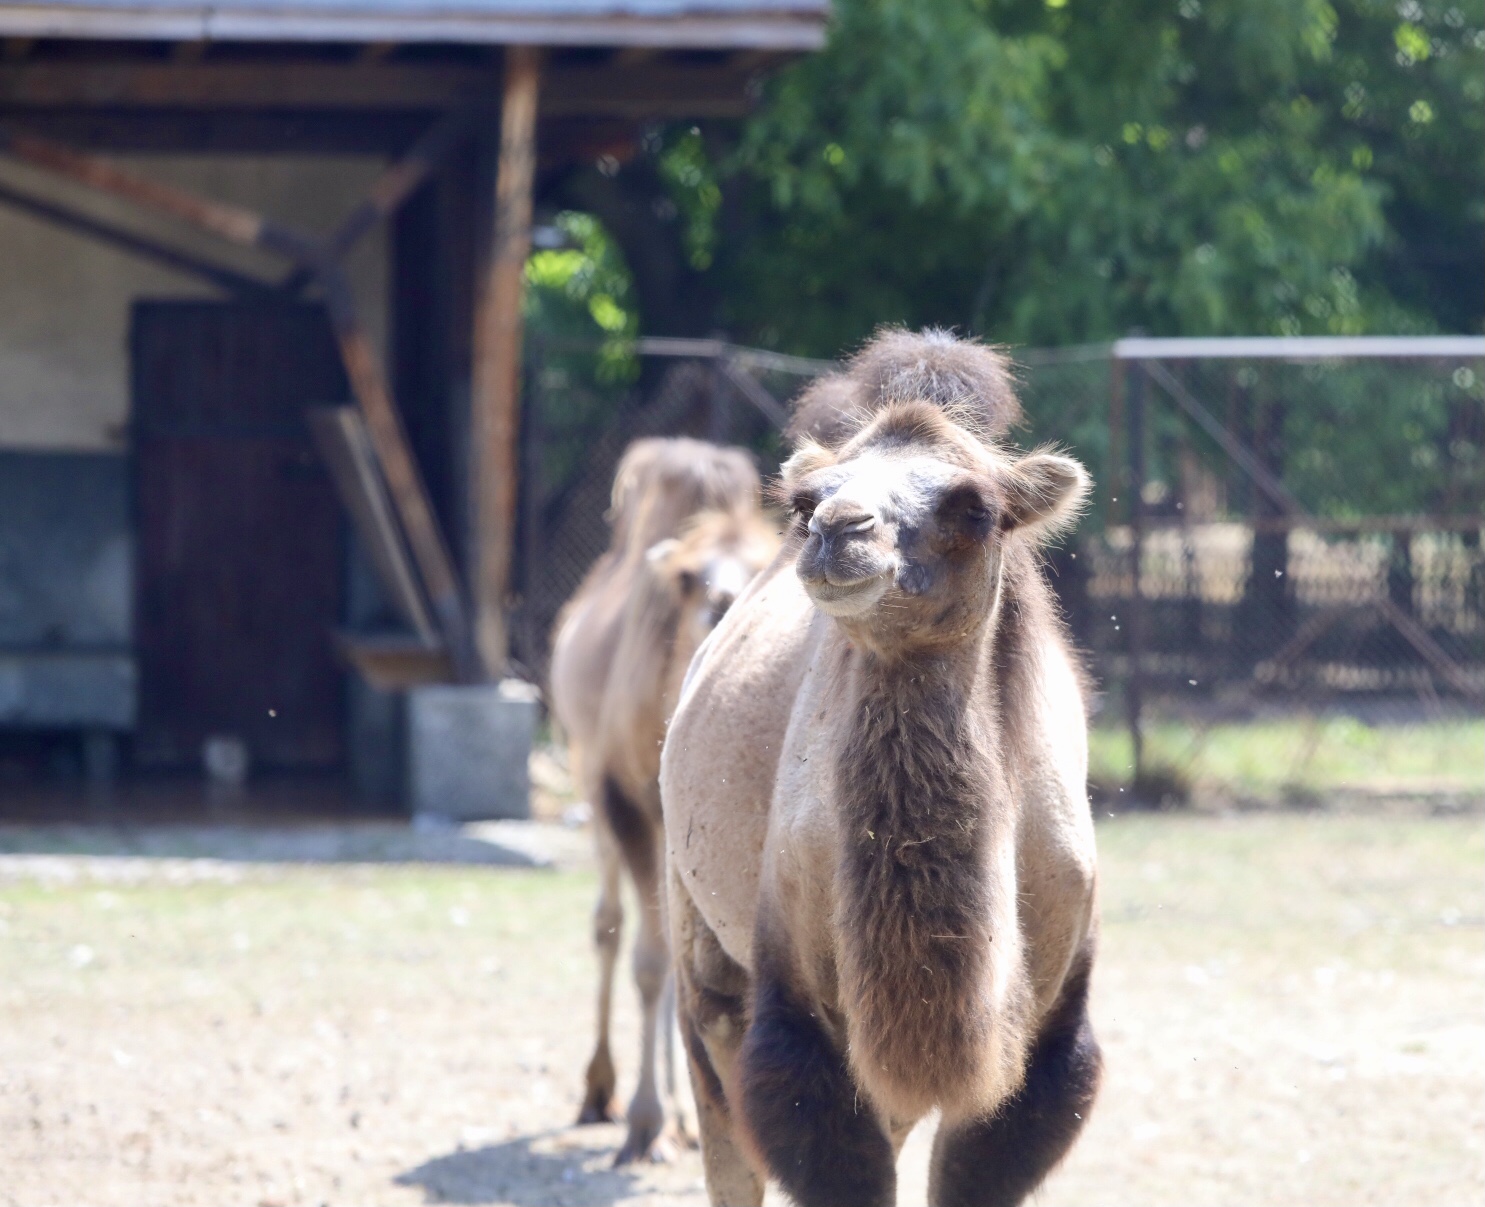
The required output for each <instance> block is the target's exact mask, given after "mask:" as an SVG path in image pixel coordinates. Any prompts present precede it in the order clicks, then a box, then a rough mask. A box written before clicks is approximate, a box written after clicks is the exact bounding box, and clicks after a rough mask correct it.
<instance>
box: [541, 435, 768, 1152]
mask: <svg viewBox="0 0 1485 1207" xmlns="http://www.w3.org/2000/svg"><path fill="white" fill-rule="evenodd" d="M760 493H761V492H760V484H759V479H758V472H757V470H756V469H755V468H754V466H753V463H752V461H751V460H750V459H749V458H748V456H747V455H746V454H745V453H743V452H741V451H740V450H738V449H723V448H718V447H716V446H714V445H710V444H704V443H702V442H700V441H697V440H686V439H675V440H642V441H638V442H636V443H635V444H634V445H632V446H631V447H630V448H629V450H628V451H627V452H626V453H625V456H624V459H623V461H622V462H621V463H620V466H619V471H618V474H617V476H616V478H615V481H614V492H613V509H612V512H611V516H612V520H613V544H612V548H611V549H610V551H609V552H608V553H606V554H605V555H604V557H603V558H602V559H601V560H600V561H599V562H598V564H597V565H596V566H595V567H594V569H593V571H592V572H591V573H590V574H589V575H588V577H587V579H586V580H585V581H584V583H583V584H582V586H580V587H579V588H578V590H577V592H576V593H575V594H574V595H573V597H572V599H571V600H570V601H569V602H568V604H567V606H566V608H565V609H564V610H563V614H562V616H561V617H560V618H559V621H558V625H557V635H556V639H555V641H554V643H553V653H552V669H551V702H552V709H553V712H554V713H555V714H556V716H557V719H558V721H559V722H560V724H561V725H562V727H563V729H564V731H565V732H566V735H567V738H568V742H569V749H570V752H571V762H572V766H573V770H574V773H575V778H576V780H577V783H578V785H579V787H580V788H581V789H582V790H583V791H584V792H585V793H586V794H587V799H588V800H589V801H591V802H592V803H593V806H594V829H595V831H596V832H597V836H598V850H599V865H600V869H601V889H600V894H599V899H598V908H597V910H596V912H595V915H594V932H595V940H596V942H597V945H598V952H599V962H600V977H599V993H598V1040H597V1045H596V1048H595V1050H594V1053H593V1058H592V1060H591V1061H590V1062H589V1065H588V1071H587V1087H586V1092H585V1095H584V1099H583V1107H582V1113H581V1115H580V1117H579V1122H597V1121H601V1120H607V1119H612V1118H614V1117H615V1114H616V1112H615V1109H614V1104H613V1098H614V1086H615V1072H614V1064H613V1058H612V1056H611V1054H610V1051H609V1016H610V1009H611V1003H612V997H613V974H614V964H615V961H616V959H617V956H618V949H619V931H620V928H621V925H622V922H623V907H622V903H621V898H620V891H619V881H620V878H621V871H620V869H621V867H627V868H628V870H629V874H630V876H631V878H632V880H633V882H634V886H635V890H636V893H637V896H638V899H639V903H640V917H639V936H638V938H637V940H636V942H635V948H634V978H635V982H636V984H637V985H638V987H639V991H640V998H641V1002H642V1005H643V1012H644V1032H643V1043H642V1051H641V1057H640V1070H639V1086H638V1088H637V1089H636V1091H635V1095H634V1099H633V1101H632V1102H631V1104H630V1107H629V1112H628V1135H627V1137H626V1139H625V1141H624V1145H623V1147H622V1148H621V1149H620V1151H619V1154H618V1161H619V1162H620V1163H623V1162H627V1161H631V1160H635V1159H638V1158H640V1157H644V1156H650V1157H661V1156H663V1155H665V1142H664V1141H663V1140H662V1132H663V1131H664V1126H665V1112H664V1108H663V1106H662V1104H661V1101H660V1095H659V1090H658V1086H657V1084H656V1068H655V1065H656V1040H657V1031H658V1029H659V1025H660V1023H659V1005H660V999H661V994H662V991H663V989H664V986H665V984H666V980H667V974H668V971H669V966H670V963H669V953H668V949H667V946H666V940H665V928H664V922H663V918H662V911H661V901H660V892H661V877H660V869H661V867H662V865H663V854H664V853H663V844H662V838H661V834H662V830H661V821H660V797H659V790H658V787H657V782H656V781H657V777H658V774H659V769H660V742H661V740H662V738H663V737H664V735H665V723H666V720H667V719H668V718H669V716H670V713H671V711H672V709H673V708H674V705H675V700H676V697H677V694H678V691H679V687H680V681H681V676H682V675H683V674H684V673H685V668H686V666H687V665H688V663H689V662H690V660H691V655H692V654H693V653H694V652H695V650H696V647H697V646H698V645H699V644H700V643H701V641H702V640H703V639H704V638H705V636H706V635H707V633H709V632H710V631H711V629H712V627H713V626H714V625H715V624H716V622H717V620H718V619H719V618H720V617H721V616H722V614H723V613H724V612H725V611H726V610H727V608H728V606H729V605H730V604H731V603H732V601H733V599H735V598H736V596H737V594H738V593H739V592H740V591H741V590H742V588H743V587H744V586H746V585H747V582H748V580H749V579H750V578H752V576H753V575H754V574H755V573H756V572H757V571H758V570H759V569H761V568H762V567H763V566H764V565H766V564H767V563H768V561H769V559H770V558H771V557H772V556H773V553H774V550H775V549H776V548H777V546H778V538H777V536H776V531H775V530H776V527H777V526H776V525H775V526H773V527H767V526H765V525H764V522H763V518H762V515H761V512H760V511H759V496H760ZM665 1034H666V1037H667V1039H668V1037H669V1028H668V1027H667V1029H666V1032H665ZM668 1054H669V1049H668V1047H667V1055H668ZM671 1080H672V1085H671V1090H672V1099H673V1097H674V1084H673V1070H672V1071H671Z"/></svg>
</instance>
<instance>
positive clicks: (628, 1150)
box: [614, 1133, 680, 1169]
mask: <svg viewBox="0 0 1485 1207" xmlns="http://www.w3.org/2000/svg"><path fill="white" fill-rule="evenodd" d="M679 1157H680V1152H679V1151H678V1149H677V1147H676V1143H675V1140H674V1139H672V1138H671V1136H670V1135H669V1134H665V1135H660V1136H654V1137H652V1138H649V1139H646V1138H645V1136H644V1135H643V1133H641V1134H640V1135H637V1136H636V1135H631V1136H629V1137H628V1138H626V1139H625V1141H624V1147H623V1148H621V1149H619V1151H618V1153H617V1154H615V1156H614V1168H615V1169H618V1168H620V1167H621V1166H624V1165H635V1164H638V1163H641V1162H648V1163H649V1164H650V1165H674V1164H675V1162H676V1160H677V1159H678V1158H679Z"/></svg>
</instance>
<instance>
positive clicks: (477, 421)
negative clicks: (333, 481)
mask: <svg viewBox="0 0 1485 1207" xmlns="http://www.w3.org/2000/svg"><path fill="white" fill-rule="evenodd" d="M540 77H541V65H540V58H539V52H538V51H536V50H534V49H531V48H529V47H511V48H510V50H508V51H507V52H506V69H505V97H504V102H503V104H502V105H501V111H500V159H499V167H498V168H497V171H496V180H495V218H494V225H495V229H494V232H493V236H492V239H491V245H490V260H489V265H488V267H487V269H486V271H485V274H484V279H483V281H482V283H481V288H480V291H479V293H478V295H477V299H476V305H475V329H474V372H473V378H474V380H473V383H472V391H471V395H472V396H471V401H470V409H471V420H472V426H473V433H474V439H473V460H474V472H473V475H472V481H473V484H474V490H475V492H476V494H475V506H474V514H475V540H474V549H475V562H476V569H475V574H474V609H475V621H474V632H475V643H476V645H477V647H478V649H479V654H480V660H481V662H482V663H483V664H484V668H485V673H486V674H487V675H489V676H491V677H499V676H500V675H502V674H503V673H504V671H505V666H506V662H507V660H508V659H509V656H510V646H509V633H508V631H507V626H506V615H505V607H506V594H507V592H508V590H509V587H510V570H511V557H512V554H513V552H514V549H515V526H516V474H517V466H518V460H517V459H518V457H519V447H518V446H519V436H520V433H519V427H520V387H521V290H522V284H523V281H524V276H525V269H526V257H527V256H528V255H529V253H530V251H531V200H532V198H531V194H532V188H533V185H534V183H535V174H536V111H537V92H538V88H539V86H540Z"/></svg>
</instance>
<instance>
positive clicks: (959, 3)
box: [670, 0, 1485, 354]
mask: <svg viewBox="0 0 1485 1207" xmlns="http://www.w3.org/2000/svg"><path fill="white" fill-rule="evenodd" d="M1481 7H1482V6H1481V5H1480V4H1479V2H1478V0H1474V2H1473V3H1469V4H1457V5H1454V6H1450V5H1448V4H1446V3H1430V4H1425V3H1423V2H1422V0H1404V3H1403V4H1402V5H1400V6H1398V5H1393V4H1382V3H1374V2H1372V0H1343V2H1341V3H1338V4H1334V5H1333V4H1331V3H1328V2H1327V0H1205V2H1204V3H1203V2H1202V0H1179V2H1178V3H1176V2H1157V0H1111V2H1101V3H1093V2H1092V0H837V5H836V13H835V18H834V24H833V27H832V32H831V36H830V42H829V45H828V46H827V48H826V49H825V50H824V51H823V52H822V53H820V54H818V55H815V56H812V57H809V58H806V59H803V60H801V61H800V62H799V63H798V64H796V65H794V66H792V67H790V68H789V69H787V70H786V71H784V72H782V73H780V75H779V76H778V77H777V78H776V79H774V80H773V81H772V82H771V83H770V85H769V87H768V89H767V92H766V97H765V101H764V103H763V105H762V107H761V109H760V111H759V112H758V113H757V114H756V115H755V116H754V117H753V118H752V119H750V121H749V122H748V123H747V124H746V126H745V128H744V129H743V130H742V131H741V134H740V136H739V138H738V140H737V141H736V143H735V145H734V148H733V149H732V151H731V152H730V153H728V154H726V155H722V156H716V155H714V156H712V157H711V159H710V160H709V161H705V162H702V163H700V165H699V166H698V157H697V156H696V154H695V152H696V150H697V148H698V147H699V146H701V144H699V143H697V142H695V141H693V142H692V143H691V144H690V145H689V149H690V153H689V156H688V158H687V161H686V165H685V166H686V172H685V174H684V179H682V178H680V176H678V175H677V174H676V173H672V175H671V177H670V183H671V186H672V192H673V195H674V196H675V197H676V198H677V203H678V205H679V206H680V208H681V210H682V212H683V213H684V214H685V216H686V237H687V240H688V246H689V247H690V248H691V263H692V264H693V266H695V267H696V268H698V269H702V268H705V269H706V271H709V272H710V273H713V274H715V275H716V276H717V277H718V278H719V279H720V280H719V283H720V284H721V288H720V289H718V290H717V294H718V296H720V297H723V298H725V299H726V302H725V310H724V317H725V319H726V320H727V321H728V325H729V326H731V327H732V328H734V329H735V330H736V331H737V333H738V334H739V335H740V336H741V337H743V338H747V339H751V340H757V341H759V342H763V343H767V344H772V345H776V346H779V347H786V348H789V349H790V350H794V351H800V352H807V353H812V354H834V353H835V352H838V351H839V350H840V349H841V348H842V347H843V346H848V345H850V344H851V343H853V342H855V341H857V340H859V339H860V338H862V337H863V336H864V335H865V334H866V333H867V332H868V331H870V330H871V328H872V327H874V326H875V325H876V324H878V323H880V322H882V321H890V320H896V321H901V322H907V323H912V324H922V323H947V324H952V325H955V326H958V327H960V328H963V329H969V330H972V331H975V332H978V333H981V334H985V335H988V336H990V337H992V338H996V339H1003V340H1009V341H1013V342H1018V343H1044V344H1048V343H1067V342H1075V341H1082V340H1090V339H1101V338H1107V337H1110V336H1114V335H1118V334H1122V333H1123V332H1125V331H1127V330H1129V329H1131V328H1134V327H1140V328H1144V329H1146V330H1149V331H1151V332H1156V333H1169V334H1203V333H1275V334H1298V333H1356V332H1362V331H1368V330H1389V331H1397V330H1431V329H1446V330H1461V329H1474V330H1477V329H1479V327H1480V322H1481V311H1482V298H1481V294H1482V283H1481V275H1482V274H1481V273H1480V264H1481V262H1482V257H1485V240H1482V229H1485V212H1482V206H1485V201H1482V197H1485V156H1482V154H1481V151H1480V148H1481V146H1482V145H1485V142H1482V133H1485V131H1482V122H1481V111H1482V101H1485V70H1482V68H1485V55H1482V51H1485V29H1482V26H1485V14H1482V12H1481ZM670 145H672V146H673V145H674V143H673V142H672V143H671V144H670ZM703 169H705V170H703ZM719 181H720V184H721V186H722V187H721V191H720V192H718V182H719ZM703 194H704V196H703ZM722 194H726V195H727V198H728V199H727V200H726V201H725V202H723V203H722V204H721V205H720V207H718V206H717V205H716V203H715V199H716V198H717V197H718V196H721V195H722ZM708 198H710V199H712V201H711V204H710V208H709V207H708V202H707V199H708ZM713 213H719V214H720V218H719V219H718V221H719V222H720V224H721V225H720V228H718V227H715V226H714V227H712V228H711V231H710V233H711V236H712V237H711V238H708V233H709V232H708V229H707V227H706V225H705V219H707V218H708V217H709V216H710V215H712V214H713ZM718 229H720V231H721V232H722V237H716V232H717V230H718ZM713 257H715V264H714V266H711V267H709V268H708V267H707V266H708V265H712V260H713Z"/></svg>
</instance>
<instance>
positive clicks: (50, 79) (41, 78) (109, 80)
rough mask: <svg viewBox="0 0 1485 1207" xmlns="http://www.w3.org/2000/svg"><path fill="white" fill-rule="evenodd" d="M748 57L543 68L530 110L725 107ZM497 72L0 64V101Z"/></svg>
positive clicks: (734, 102)
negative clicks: (706, 61)
mask: <svg viewBox="0 0 1485 1207" xmlns="http://www.w3.org/2000/svg"><path fill="white" fill-rule="evenodd" d="M758 71H759V68H758V66H756V65H751V61H750V63H749V64H745V65H739V64H734V63H718V64H714V65H697V64H689V63H671V62H667V61H665V60H663V59H662V60H657V61H651V62H646V63H642V64H635V65H633V66H632V67H628V68H626V67H625V66H624V65H623V64H618V65H614V66H602V65H600V66H592V65H576V64H574V65H571V66H565V67H554V68H553V69H552V70H551V71H550V72H548V73H546V76H545V79H544V80H543V82H542V84H541V106H540V108H541V111H542V113H543V114H544V115H547V116H556V117H628V118H635V119H646V118H660V117H696V118H700V117H735V116H739V115H741V114H744V113H746V112H747V111H748V108H749V106H750V101H749V96H748V85H749V83H750V82H751V81H752V80H753V79H754V78H756V76H757V75H758ZM501 87H502V85H501V79H500V74H499V73H498V72H495V71H491V70H488V69H484V68H479V67H468V66H463V65H456V64H422V63H418V64H409V63H396V62H359V63H358V62H351V63H316V62H266V63H214V62H195V63H192V62H151V63H139V62H115V63H109V62H102V63H99V62H88V63H66V62H47V61H36V60H30V61H24V62H6V63H0V108H13V109H22V110H24V109H28V108H38V107H39V108H78V107H88V108H94V107H109V108H140V107H143V108H154V107H169V108H175V109H181V108H185V109H193V108H195V109H201V108H205V109H260V110H261V109H267V110H281V109H301V110H310V111H320V112H323V111H327V110H350V111H373V112H395V111H399V110H436V109H447V108H451V107H454V106H457V105H462V104H471V103H478V102H485V103H488V104H494V103H495V102H496V101H497V100H498V99H499V97H500V91H501Z"/></svg>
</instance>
